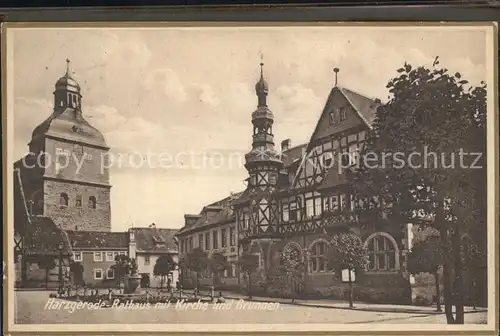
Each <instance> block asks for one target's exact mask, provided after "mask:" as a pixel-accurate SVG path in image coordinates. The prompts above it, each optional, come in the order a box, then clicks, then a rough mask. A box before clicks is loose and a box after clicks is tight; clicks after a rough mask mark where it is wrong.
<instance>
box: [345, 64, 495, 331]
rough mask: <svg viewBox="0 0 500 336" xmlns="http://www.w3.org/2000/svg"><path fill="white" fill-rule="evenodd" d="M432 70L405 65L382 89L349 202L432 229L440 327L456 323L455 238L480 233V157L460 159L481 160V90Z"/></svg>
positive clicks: (458, 261)
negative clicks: (363, 201) (364, 200)
mask: <svg viewBox="0 0 500 336" xmlns="http://www.w3.org/2000/svg"><path fill="white" fill-rule="evenodd" d="M438 64H439V61H438V60H437V58H436V61H435V62H434V65H433V68H426V67H423V66H420V67H417V68H414V67H412V66H411V65H409V64H405V65H404V66H403V67H402V68H400V69H398V70H397V72H398V73H399V75H398V76H397V77H395V78H393V79H391V80H390V81H389V83H388V85H387V88H388V89H389V92H390V93H391V95H392V97H390V100H389V102H387V103H386V104H385V105H383V106H381V107H380V108H379V109H378V111H377V118H376V120H375V123H374V125H373V130H372V131H371V132H370V134H369V135H368V138H367V140H368V141H367V143H366V146H365V148H364V149H363V153H362V154H363V155H362V156H361V157H363V158H365V159H364V160H363V162H362V163H361V164H359V165H358V167H356V168H357V169H355V171H354V172H352V175H351V177H352V178H353V180H354V183H353V185H354V188H355V193H356V195H359V196H360V197H370V196H373V195H380V196H381V199H382V204H383V205H384V207H385V209H384V211H386V212H387V215H388V220H389V223H392V225H393V226H395V228H399V227H400V225H401V223H408V222H411V221H413V222H417V223H421V224H423V223H427V224H428V225H431V226H432V227H434V228H436V229H437V230H439V237H440V247H441V249H442V256H443V294H444V300H445V313H446V317H447V321H448V323H463V288H462V282H463V281H462V271H463V262H462V258H460V257H459V255H460V253H461V252H460V251H461V239H460V237H461V236H462V234H463V233H464V232H467V231H470V230H474V231H475V232H476V234H477V235H480V234H479V233H478V232H481V230H482V231H483V232H485V231H486V230H485V223H486V221H485V213H484V209H485V199H484V197H485V196H484V195H485V190H486V186H485V182H486V180H485V178H484V176H481V175H484V167H485V165H484V163H485V157H484V155H483V156H482V157H481V158H480V160H479V162H475V160H476V156H475V155H468V154H467V153H477V152H481V153H484V148H485V133H484V130H485V119H484V118H485V114H486V89H485V85H484V84H483V85H482V86H481V87H475V88H473V87H469V88H467V87H466V85H467V84H468V82H467V81H466V80H464V79H462V76H461V74H459V73H456V74H455V75H452V74H450V73H448V71H447V69H439V68H438V67H437V66H438ZM429 153H430V154H429ZM464 153H465V155H464ZM368 154H369V157H370V162H368V161H367V160H366V158H368ZM386 154H389V155H388V156H387V155H386ZM391 154H392V155H391ZM395 154H398V155H395ZM373 159H375V161H376V163H377V165H376V166H375V167H374V164H373V161H371V160H373ZM410 160H411V161H410ZM473 164H475V167H477V166H479V167H483V168H480V169H471V168H472V165H473ZM478 224H481V225H478ZM478 226H480V227H481V228H477V227H478ZM484 241H485V240H484ZM452 274H454V275H455V276H454V279H455V281H454V283H452ZM453 292H454V294H455V295H453ZM453 297H454V300H452V298H453ZM453 301H454V302H453ZM452 303H454V304H455V306H456V312H457V313H456V318H455V317H454V316H453V313H452V306H451V305H452Z"/></svg>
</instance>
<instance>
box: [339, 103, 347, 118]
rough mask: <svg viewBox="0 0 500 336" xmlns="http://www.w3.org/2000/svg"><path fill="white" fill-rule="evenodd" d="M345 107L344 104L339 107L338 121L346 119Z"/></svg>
mask: <svg viewBox="0 0 500 336" xmlns="http://www.w3.org/2000/svg"><path fill="white" fill-rule="evenodd" d="M346 112H347V111H346V108H345V106H342V107H340V108H339V119H340V121H344V120H346V119H347V113H346Z"/></svg>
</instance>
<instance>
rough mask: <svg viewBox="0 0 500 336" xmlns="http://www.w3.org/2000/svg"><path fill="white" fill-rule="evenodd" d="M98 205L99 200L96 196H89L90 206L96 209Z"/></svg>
mask: <svg viewBox="0 0 500 336" xmlns="http://www.w3.org/2000/svg"><path fill="white" fill-rule="evenodd" d="M96 206H97V200H96V198H95V196H90V197H89V208H90V209H95V208H96Z"/></svg>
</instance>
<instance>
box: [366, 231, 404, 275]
mask: <svg viewBox="0 0 500 336" xmlns="http://www.w3.org/2000/svg"><path fill="white" fill-rule="evenodd" d="M367 250H368V257H369V264H368V270H370V271H394V270H396V269H397V262H396V257H397V254H396V252H397V251H396V250H397V247H396V246H395V244H394V242H393V241H391V239H389V238H388V237H387V236H386V235H381V234H377V235H375V236H372V237H371V238H370V237H369V238H368V240H367Z"/></svg>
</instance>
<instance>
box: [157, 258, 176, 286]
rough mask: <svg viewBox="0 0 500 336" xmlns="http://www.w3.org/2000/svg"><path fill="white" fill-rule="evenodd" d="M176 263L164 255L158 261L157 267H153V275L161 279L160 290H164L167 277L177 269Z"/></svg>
mask: <svg viewBox="0 0 500 336" xmlns="http://www.w3.org/2000/svg"><path fill="white" fill-rule="evenodd" d="M175 266H176V264H175V262H174V260H173V259H172V256H171V255H169V254H162V255H161V256H160V257H159V258H158V259H156V263H155V266H154V267H153V275H154V276H158V277H160V288H163V283H164V282H165V277H166V276H168V275H169V274H170V272H172V271H173V270H174V269H175Z"/></svg>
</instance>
